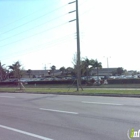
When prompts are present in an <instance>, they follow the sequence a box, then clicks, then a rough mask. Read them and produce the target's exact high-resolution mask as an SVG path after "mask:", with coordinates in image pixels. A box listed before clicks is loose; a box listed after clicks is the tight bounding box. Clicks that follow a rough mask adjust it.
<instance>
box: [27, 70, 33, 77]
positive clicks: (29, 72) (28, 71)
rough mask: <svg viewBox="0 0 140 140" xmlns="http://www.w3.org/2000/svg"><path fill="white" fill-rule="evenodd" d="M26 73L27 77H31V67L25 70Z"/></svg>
mask: <svg viewBox="0 0 140 140" xmlns="http://www.w3.org/2000/svg"><path fill="white" fill-rule="evenodd" d="M27 73H28V75H29V78H31V73H32V70H31V69H28V70H27Z"/></svg>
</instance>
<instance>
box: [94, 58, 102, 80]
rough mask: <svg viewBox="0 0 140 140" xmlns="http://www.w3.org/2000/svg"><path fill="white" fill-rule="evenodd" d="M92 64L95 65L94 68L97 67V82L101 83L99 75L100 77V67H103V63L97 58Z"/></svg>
mask: <svg viewBox="0 0 140 140" xmlns="http://www.w3.org/2000/svg"><path fill="white" fill-rule="evenodd" d="M92 66H93V68H96V69H97V82H98V83H99V77H98V76H99V68H102V63H101V62H98V60H97V59H96V60H95V62H94V64H93V65H92Z"/></svg>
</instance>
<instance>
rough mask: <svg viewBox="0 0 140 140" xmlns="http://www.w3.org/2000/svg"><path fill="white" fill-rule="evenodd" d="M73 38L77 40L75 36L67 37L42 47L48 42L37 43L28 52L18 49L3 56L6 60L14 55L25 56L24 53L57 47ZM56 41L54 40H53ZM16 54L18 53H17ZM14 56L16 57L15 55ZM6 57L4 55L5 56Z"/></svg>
mask: <svg viewBox="0 0 140 140" xmlns="http://www.w3.org/2000/svg"><path fill="white" fill-rule="evenodd" d="M72 40H75V39H74V38H66V39H64V40H62V41H60V42H57V43H55V44H50V45H49V46H47V47H45V48H44V47H40V46H42V45H43V46H44V45H46V44H47V43H44V44H41V45H37V46H36V47H35V48H36V49H35V48H34V49H30V50H28V52H23V51H18V52H15V53H11V54H9V55H8V56H6V55H5V56H6V58H3V59H2V60H6V59H9V58H10V57H12V58H16V57H17V56H23V55H27V54H29V53H33V52H36V51H40V50H43V49H48V48H53V47H55V46H57V47H58V44H63V43H64V42H66V41H70V42H71V41H72ZM53 43H54V42H53ZM15 54H16V55H15ZM13 56H14V57H13ZM3 57H4V56H3Z"/></svg>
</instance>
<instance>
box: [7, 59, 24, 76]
mask: <svg viewBox="0 0 140 140" xmlns="http://www.w3.org/2000/svg"><path fill="white" fill-rule="evenodd" d="M9 69H10V70H11V71H10V75H11V76H12V77H15V78H17V79H20V78H21V76H22V74H23V73H22V70H21V64H20V62H19V61H17V62H15V63H14V64H12V65H11V66H9Z"/></svg>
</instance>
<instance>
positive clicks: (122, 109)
mask: <svg viewBox="0 0 140 140" xmlns="http://www.w3.org/2000/svg"><path fill="white" fill-rule="evenodd" d="M22 96H23V95H22ZM27 96H28V95H27V94H25V98H26V99H27ZM50 97H51V100H50ZM61 97H62V98H63V96H60V97H59V96H55V97H54V96H53V95H48V96H46V95H45V96H42V95H36V96H31V95H29V99H27V100H20V101H19V100H18V99H19V98H17V99H14V101H13V99H10V98H9V101H8V102H6V100H8V98H6V100H5V101H4V103H6V104H8V105H10V106H12V104H13V102H14V103H15V102H16V104H13V107H15V105H17V106H21V107H23V106H26V107H27V108H29V107H30V108H32V107H33V108H34V107H35V108H37V109H38V108H39V109H40V108H43V109H47V110H58V111H61V112H62V111H65V112H74V113H81V114H82V113H83V114H87V115H88V114H89V115H90V114H93V115H95V114H96V115H98V116H105V117H108V116H109V117H110V116H112V117H114V118H116V119H120V120H122V119H123V120H125V121H127V120H128V121H130V120H131V121H135V122H139V113H140V110H139V106H138V105H137V106H136V105H134V104H133V102H131V105H128V101H129V102H130V101H132V100H133V101H135V100H136V101H135V104H137V103H138V102H137V101H138V100H137V99H135V98H132V99H131V98H123V101H124V100H125V102H123V104H118V102H117V101H118V98H117V99H114V98H106V97H104V98H103V97H99V98H98V97H97V98H96V99H98V102H91V101H95V99H94V98H91V97H88V98H86V99H85V101H84V102H83V101H80V102H76V101H64V100H62V99H61V100H56V98H61ZM64 97H67V96H64ZM69 97H70V98H71V96H69ZM52 98H53V99H55V100H52ZM73 98H74V99H75V96H73ZM79 98H83V97H81V96H80V97H79ZM20 99H21V98H20ZM87 99H88V100H87ZM91 99H92V100H91ZM109 99H110V100H109ZM119 99H120V98H119ZM89 100H90V102H87V101H89ZM120 100H121V99H120ZM105 101H108V102H105ZM96 103H97V104H96ZM121 103H122V102H121ZM129 104H130V103H129ZM126 115H127V118H126Z"/></svg>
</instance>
